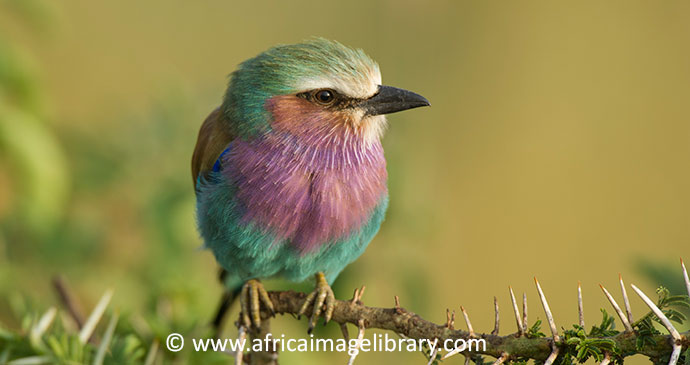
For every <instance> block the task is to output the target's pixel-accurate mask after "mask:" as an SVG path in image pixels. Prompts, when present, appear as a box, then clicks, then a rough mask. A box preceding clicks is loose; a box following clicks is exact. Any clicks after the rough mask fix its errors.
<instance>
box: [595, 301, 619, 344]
mask: <svg viewBox="0 0 690 365" xmlns="http://www.w3.org/2000/svg"><path fill="white" fill-rule="evenodd" d="M601 315H602V318H601V324H599V326H592V329H591V330H589V336H590V337H610V336H615V335H617V334H619V333H620V332H619V331H616V330H615V328H616V323H615V322H614V318H613V316H610V315H609V314H608V313H607V312H606V309H603V308H602V309H601Z"/></svg>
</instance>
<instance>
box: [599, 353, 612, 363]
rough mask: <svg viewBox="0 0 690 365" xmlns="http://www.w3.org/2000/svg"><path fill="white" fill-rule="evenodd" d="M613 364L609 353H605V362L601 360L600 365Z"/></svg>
mask: <svg viewBox="0 0 690 365" xmlns="http://www.w3.org/2000/svg"><path fill="white" fill-rule="evenodd" d="M610 362H611V355H609V353H608V352H606V353H604V360H601V363H600V365H608V364H609V363H610Z"/></svg>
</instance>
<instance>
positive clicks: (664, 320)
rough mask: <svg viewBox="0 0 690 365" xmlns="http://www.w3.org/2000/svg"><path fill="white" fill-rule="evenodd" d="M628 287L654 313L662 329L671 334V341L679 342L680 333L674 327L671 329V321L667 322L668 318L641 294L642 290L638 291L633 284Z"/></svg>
mask: <svg viewBox="0 0 690 365" xmlns="http://www.w3.org/2000/svg"><path fill="white" fill-rule="evenodd" d="M630 286H631V287H632V288H633V290H634V291H635V292H636V293H637V295H639V296H640V298H642V300H643V301H644V302H645V304H647V306H648V307H649V309H651V310H652V312H654V314H656V316H657V317H658V318H659V319H660V320H661V323H663V324H664V327H666V329H667V330H668V332H669V333H670V334H671V337H673V340H674V341H680V333H678V330H677V329H676V328H675V327H673V325H672V324H671V321H669V320H668V318H667V317H666V315H665V314H664V312H662V311H661V309H659V307H657V306H656V304H654V302H652V300H651V299H649V297H647V295H646V294H645V293H643V292H642V290H640V289H639V288H638V287H636V286H635V285H634V284H630Z"/></svg>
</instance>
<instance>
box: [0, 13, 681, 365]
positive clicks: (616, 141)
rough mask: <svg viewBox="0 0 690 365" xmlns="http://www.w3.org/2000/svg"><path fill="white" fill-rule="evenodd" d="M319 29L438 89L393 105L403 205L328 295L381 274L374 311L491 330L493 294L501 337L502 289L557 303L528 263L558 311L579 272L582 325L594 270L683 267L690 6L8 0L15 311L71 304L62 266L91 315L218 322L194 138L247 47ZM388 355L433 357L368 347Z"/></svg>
mask: <svg viewBox="0 0 690 365" xmlns="http://www.w3.org/2000/svg"><path fill="white" fill-rule="evenodd" d="M311 36H323V37H326V38H331V39H336V40H339V41H340V42H343V43H345V44H347V45H350V46H354V47H359V48H363V49H364V50H365V51H366V52H367V53H368V54H369V55H371V56H372V57H373V58H374V59H376V60H377V61H378V62H379V64H380V66H381V70H382V73H383V78H384V82H385V83H387V84H390V85H395V86H399V87H403V88H406V89H410V90H414V91H416V92H419V93H420V94H422V95H424V96H426V97H427V98H428V99H429V100H430V101H431V104H432V107H431V108H426V109H417V110H414V111H410V112H406V113H401V114H394V115H391V116H390V117H389V118H388V119H389V123H390V127H389V129H388V132H387V134H386V137H385V139H384V147H385V150H386V156H387V159H388V169H389V174H390V184H389V186H390V197H391V204H390V211H389V214H388V218H387V220H386V222H385V223H384V225H383V228H382V230H381V232H380V233H379V235H378V236H377V237H376V238H375V240H374V241H373V242H372V244H371V245H370V246H369V249H368V250H367V251H366V253H365V254H364V255H363V256H362V257H361V258H360V259H359V260H358V261H356V262H355V263H354V264H352V265H350V266H349V267H348V268H347V269H346V271H345V272H344V273H343V275H342V276H341V278H340V279H339V280H338V281H337V282H336V285H335V287H334V288H335V290H336V296H337V297H340V298H348V297H349V296H350V295H351V292H352V289H353V288H354V287H355V286H358V285H361V284H366V286H367V291H366V294H365V296H364V302H365V303H366V304H368V305H374V306H392V305H393V296H394V295H399V296H400V300H401V304H402V305H403V306H405V307H407V308H408V309H410V310H412V311H415V312H417V313H419V314H421V315H422V316H424V317H425V318H427V319H429V320H433V321H436V322H442V321H444V320H445V310H446V308H451V309H455V310H459V306H460V305H463V306H465V308H466V309H467V310H468V311H469V313H470V315H471V318H472V321H473V324H474V327H475V329H476V330H478V331H483V332H488V331H490V330H491V328H492V326H493V313H492V311H493V307H492V300H493V296H494V295H496V296H498V297H499V304H500V305H501V308H503V319H504V321H503V322H504V325H503V329H502V333H509V332H513V331H514V330H515V329H514V323H513V321H512V319H511V317H510V316H511V315H510V312H509V311H508V309H509V301H508V296H507V293H508V291H507V287H508V285H512V286H513V288H515V289H516V291H517V292H519V293H522V292H523V291H526V292H527V293H528V297H529V300H530V303H532V305H531V310H530V318H531V321H532V320H534V319H536V318H537V317H540V318H543V314H542V312H541V307H540V305H539V304H538V302H537V296H536V292H535V290H534V285H533V281H532V277H533V276H536V277H538V278H539V279H540V281H541V283H542V286H543V288H544V290H545V291H546V294H547V296H548V297H549V299H550V304H551V308H552V309H553V311H554V315H555V319H556V322H557V324H558V325H559V326H569V325H570V324H571V323H574V322H575V321H576V316H577V311H576V286H577V282H578V280H580V281H582V285H583V292H584V297H585V312H586V315H587V322H588V326H589V325H591V324H594V322H597V323H598V321H599V320H600V313H599V309H598V308H599V307H606V308H608V307H609V305H608V303H606V302H605V301H604V298H603V296H602V295H601V293H600V291H599V288H598V287H597V284H599V283H602V284H604V285H606V286H607V287H610V289H612V290H613V291H616V292H617V275H618V273H619V272H620V273H622V274H623V276H624V278H625V279H626V281H628V282H633V283H635V284H638V285H639V286H640V287H642V288H643V289H644V290H645V291H647V292H648V293H649V294H653V289H654V288H655V287H656V286H657V284H660V283H659V282H658V280H661V278H663V277H664V273H665V272H666V271H668V270H671V272H673V273H674V275H676V276H677V278H680V276H679V274H680V271H679V265H678V259H679V257H682V256H684V257H685V258H686V259H687V260H690V249H688V247H689V245H688V243H689V242H690V208H689V207H690V118H689V113H690V107H689V105H690V103H689V101H690V67H689V65H690V3H688V2H682V1H663V2H651V1H613V2H599V1H577V2H574V1H573V2H549V1H543V2H537V1H512V2H497V1H471V2H470V1H428V2H426V1H425V2H422V1H392V0H391V1H348V2H336V1H331V2H324V1H320V2H306V1H290V2H277V1H254V2H249V1H243V2H232V1H196V2H190V1H170V0H166V1H163V0H160V1H158V0H157V1H133V0H126V1H125V0H123V1H117V2H112V1H111V2H105V1H103V2H100V1H98V2H97V1H75V0H66V1H59V2H41V1H37V0H32V1H26V2H23V1H18V0H14V1H10V0H5V1H0V46H1V47H0V60H2V61H3V62H0V83H3V84H4V86H2V87H0V90H3V92H2V93H0V97H1V98H0V100H2V103H0V110H4V112H3V113H0V115H3V117H2V118H0V134H4V137H0V151H1V153H2V154H1V155H0V229H1V230H0V320H2V321H4V322H5V323H8V324H14V325H17V323H16V322H14V321H15V320H13V319H12V316H11V315H10V314H9V313H10V312H11V311H10V309H9V308H10V307H11V306H12V304H11V303H13V302H17V301H20V302H21V301H25V302H30V303H33V304H31V305H32V306H33V307H35V308H38V309H45V308H46V307H47V306H49V305H51V304H54V303H56V300H55V299H54V296H53V295H52V293H51V288H50V278H51V276H52V275H53V274H55V273H60V274H63V275H64V276H65V277H66V278H67V280H68V282H69V283H70V284H71V286H72V288H73V290H74V291H75V293H76V294H77V295H78V296H79V298H80V300H81V301H82V302H83V306H84V307H86V308H90V307H91V306H93V304H94V303H95V301H96V300H97V299H98V298H99V296H100V295H101V294H102V292H103V291H104V290H105V289H106V288H109V287H112V288H114V289H115V297H114V303H115V306H117V307H119V308H120V309H121V310H122V311H123V312H126V313H129V315H130V316H131V317H133V318H134V320H133V321H134V322H135V323H136V318H139V317H141V318H144V317H146V318H149V320H148V321H149V322H151V321H153V322H155V321H156V320H151V319H150V318H158V319H159V320H160V321H161V322H165V321H166V320H167V319H169V320H170V321H168V322H166V323H168V324H167V325H170V323H173V325H171V326H172V327H173V328H172V329H179V330H180V332H183V331H184V329H185V328H188V327H189V326H192V324H193V323H195V322H204V321H206V320H207V319H208V318H210V316H211V314H212V311H213V308H214V307H215V305H216V300H217V299H218V297H219V295H220V289H219V286H218V283H217V281H216V279H215V274H216V270H215V268H214V267H215V264H214V261H213V258H212V256H211V254H210V253H209V252H205V251H201V250H198V247H199V245H200V240H199V238H198V236H197V234H196V232H195V227H194V212H193V210H194V195H193V190H192V182H191V178H190V171H189V170H190V168H189V160H190V156H191V153H192V149H193V147H194V142H195V139H196V131H197V129H198V127H199V126H200V124H201V121H202V120H203V118H204V117H205V116H206V115H207V113H208V112H210V111H211V110H212V109H213V108H214V107H215V106H217V105H218V104H219V102H220V100H221V96H222V93H223V91H224V88H225V84H226V81H227V75H228V74H229V73H230V72H231V71H233V69H234V68H235V67H236V65H237V64H238V63H239V62H241V61H242V60H244V59H246V58H249V57H252V56H254V55H256V54H257V53H258V52H261V51H262V50H264V49H266V48H268V47H270V46H272V45H275V44H278V43H290V42H298V41H300V40H303V39H305V38H308V37H311ZM650 272H652V273H653V274H654V273H655V274H654V275H650ZM665 284H666V285H673V283H665ZM268 286H269V288H274V289H279V288H288V287H294V285H291V284H288V283H283V282H269V283H268ZM310 286H311V283H305V284H303V285H301V286H297V288H298V289H301V290H307V289H309V287H310ZM616 296H617V297H618V294H617V293H616ZM632 301H633V303H632V304H633V311H634V313H637V314H642V313H643V312H646V310H645V309H644V308H643V304H642V302H641V301H640V300H639V298H636V297H635V298H632ZM609 312H611V311H610V310H609ZM235 315H236V313H235V311H233V313H232V320H234V318H235ZM141 321H142V322H145V321H144V320H141ZM142 326H144V327H146V326H151V327H154V330H150V329H149V330H147V329H144V330H143V331H144V332H146V331H149V332H147V333H156V330H155V326H156V325H155V324H154V325H150V323H149V324H147V325H146V326H145V325H143V324H142ZM161 326H163V325H161ZM176 326H177V327H176ZM463 326H464V325H462V324H461V323H458V327H463ZM619 326H620V325H619ZM331 327H333V328H331ZM164 328H167V327H164ZM686 328H687V326H686ZM274 331H275V332H277V333H283V332H285V333H287V334H288V335H290V336H306V333H305V332H306V322H305V321H301V322H297V321H295V320H292V319H291V318H284V319H279V320H276V321H275V323H274ZM159 332H165V330H160V331H159ZM318 332H321V334H322V335H325V336H333V337H335V336H339V331H338V329H337V328H336V327H335V326H329V327H328V328H326V329H321V328H318V329H317V333H318ZM183 334H184V332H183ZM227 335H228V336H230V337H232V336H234V335H235V331H234V329H233V328H232V326H228V331H227ZM346 358H347V355H346V354H328V353H321V354H291V353H285V354H283V355H282V362H283V363H286V364H319V363H323V362H324V361H336V362H339V363H344V362H346ZM389 361H390V362H389ZM393 361H396V362H414V363H422V362H423V361H424V360H423V357H422V355H419V354H393V355H391V354H387V353H369V354H362V355H361V356H360V358H359V359H358V362H357V363H361V364H367V363H370V364H375V363H381V362H388V363H392V362H393ZM453 361H454V362H458V363H459V362H460V361H462V360H461V359H456V360H452V361H450V362H451V363H452V362H453Z"/></svg>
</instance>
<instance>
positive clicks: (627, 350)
mask: <svg viewBox="0 0 690 365" xmlns="http://www.w3.org/2000/svg"><path fill="white" fill-rule="evenodd" d="M683 272H684V279H685V282H686V286H687V287H688V296H689V297H690V281H689V280H688V276H687V273H686V271H685V265H683ZM619 280H620V282H621V285H622V278H620V279H619ZM535 283H536V286H537V291H538V293H539V297H540V300H541V302H542V306H543V307H544V311H545V314H546V318H547V320H548V323H547V324H548V326H549V327H550V329H551V332H552V336H551V337H550V338H547V337H542V336H543V335H542V334H540V333H539V331H538V329H537V330H534V331H531V329H530V328H528V325H527V323H526V318H525V317H526V311H527V304H526V298H525V297H524V295H523V317H522V318H521V317H520V314H519V312H518V308H517V303H516V301H515V297H514V295H513V292H512V289H510V296H511V300H512V302H513V310H514V314H515V319H516V323H517V332H515V333H512V334H509V335H505V336H499V335H498V328H499V324H498V318H499V316H498V306H497V305H495V312H496V313H495V317H496V324H495V328H494V330H493V331H492V332H491V333H476V332H474V330H473V329H472V327H471V324H470V322H469V316H468V315H467V312H466V311H464V308H462V309H463V311H462V312H463V315H464V317H465V320H466V323H467V325H468V328H469V331H463V330H457V329H454V326H453V322H454V313H453V318H452V319H451V316H450V314H447V317H448V318H447V321H446V323H444V324H436V323H433V322H430V321H427V320H425V319H423V318H422V317H420V316H419V315H417V314H415V313H413V312H411V311H409V310H407V309H405V308H403V307H401V306H400V302H399V299H398V298H397V297H396V298H395V306H394V307H392V308H377V307H369V306H365V305H363V304H362V302H361V294H360V293H358V292H359V290H357V291H355V294H354V297H353V299H352V300H347V301H345V300H336V303H335V310H334V312H333V317H332V321H334V322H336V323H338V324H340V326H341V328H343V327H344V326H345V324H347V323H350V324H353V325H355V326H357V328H358V329H359V332H358V338H360V339H361V337H362V336H363V334H364V331H365V330H366V329H369V328H377V329H382V330H389V331H392V332H395V333H397V334H398V335H400V336H401V337H402V338H410V339H415V340H421V339H428V340H431V341H433V340H435V339H438V341H439V343H441V342H442V341H445V340H448V339H450V340H458V339H463V340H465V341H469V340H470V339H483V340H485V341H486V348H485V349H484V350H482V349H480V350H479V351H476V349H473V350H472V352H471V353H468V352H467V351H459V349H456V351H451V352H449V353H447V354H446V355H445V356H444V357H443V358H444V359H445V358H448V357H450V356H453V355H455V354H458V353H462V354H464V355H465V356H466V357H467V359H468V360H469V359H470V358H475V357H476V356H478V355H488V356H491V357H494V358H496V362H495V364H501V363H504V362H505V363H509V362H512V361H525V360H528V359H533V360H535V361H538V362H543V363H544V364H546V365H549V364H552V363H554V361H556V359H557V358H558V357H559V356H564V354H573V353H578V351H579V350H580V349H581V348H582V347H583V346H585V345H583V342H581V341H588V340H589V341H592V342H590V343H597V344H602V343H603V344H605V346H601V347H600V348H599V350H601V353H599V355H601V356H600V358H599V361H601V363H602V364H608V363H610V362H621V361H622V359H623V358H624V357H626V356H630V355H635V354H642V355H645V356H648V357H649V358H650V359H651V360H652V361H653V362H654V363H666V362H668V363H669V364H675V363H676V362H677V361H678V359H679V356H680V354H681V353H682V352H683V351H686V350H687V349H688V347H689V346H690V332H684V333H679V332H678V331H677V330H676V329H675V328H674V327H673V325H672V324H671V322H670V321H669V319H668V318H667V317H666V316H665V315H664V312H663V311H662V310H660V309H659V308H658V307H657V305H656V304H654V302H652V301H651V300H650V299H649V298H648V297H647V296H646V295H645V294H644V293H643V292H641V291H640V290H639V289H638V288H637V287H636V286H634V285H631V287H632V288H633V290H634V291H635V293H637V294H638V295H639V296H640V297H641V298H642V299H643V301H644V302H645V303H646V304H647V305H648V306H649V309H651V313H653V314H654V316H656V318H657V319H658V322H659V323H661V324H663V325H664V327H666V329H667V330H668V332H669V333H670V334H669V335H663V334H659V333H656V334H655V333H651V334H650V333H641V331H637V329H636V328H635V329H634V328H632V327H633V326H634V325H636V324H637V323H639V322H642V321H643V320H644V319H645V318H649V316H650V315H647V316H645V317H643V318H641V319H640V320H639V321H638V322H635V323H632V313H631V310H630V305H629V302H628V296H627V293H626V292H625V291H624V292H623V296H624V303H625V310H626V313H625V314H624V313H623V311H622V310H621V308H620V307H619V306H618V304H617V303H616V302H615V300H613V298H612V296H611V294H610V293H609V292H608V291H606V290H605V289H604V292H605V294H606V296H607V298H609V300H610V301H611V304H612V305H613V307H614V308H615V309H616V313H617V314H618V315H619V319H620V320H621V321H622V322H623V323H625V324H626V325H625V331H624V332H620V333H617V332H616V334H613V335H609V336H606V335H592V333H590V335H582V336H583V337H581V338H580V339H579V340H578V339H577V338H576V341H572V338H571V339H570V340H569V339H568V336H569V334H568V332H571V333H573V331H572V330H571V331H565V334H563V335H559V334H558V332H557V327H556V324H555V323H554V320H553V316H552V314H551V310H550V309H549V306H548V303H547V301H546V296H545V295H544V293H543V291H542V290H541V287H540V285H539V282H538V281H536V278H535ZM578 286H579V285H578ZM602 289H603V287H602ZM578 293H579V296H578V308H579V311H580V313H579V315H580V316H579V324H580V326H579V328H580V329H583V328H582V327H584V326H583V325H584V316H583V313H582V297H581V291H580V290H579V288H578ZM268 294H269V296H270V299H271V301H272V302H273V305H274V309H275V312H276V313H277V314H291V315H293V316H295V315H296V314H297V313H298V312H299V310H300V307H301V306H302V304H303V302H304V300H305V298H306V294H304V293H299V292H293V291H273V292H269V293H268ZM684 300H685V301H686V302H687V299H684ZM261 317H262V323H265V325H264V326H268V323H269V320H270V318H271V314H270V313H269V312H268V311H262V313H261ZM605 319H606V316H605ZM264 326H262V327H264ZM533 328H534V326H533ZM577 328H578V327H576V329H577ZM252 332H254V331H250V332H249V334H250V337H252V338H263V337H264V336H265V334H266V333H267V330H266V328H262V330H261V331H260V333H252ZM343 333H344V334H346V333H347V330H346V329H344V331H343ZM581 333H584V332H581ZM570 336H572V335H570ZM643 337H644V338H643ZM578 341H580V342H578ZM597 341H598V342H597ZM581 346H582V347H581ZM592 346H596V345H592ZM436 350H437V349H435V350H434V352H433V353H431V354H430V355H428V356H429V357H430V359H429V364H431V363H433V361H434V359H435V357H436ZM595 352H596V351H595ZM559 354H560V355H559ZM266 355H267V354H249V358H247V357H245V361H248V362H249V363H251V364H266V363H271V364H273V363H275V362H276V360H277V352H273V353H271V354H268V356H266ZM439 355H440V354H439ZM355 356H356V355H355ZM594 357H595V358H596V357H597V356H594ZM241 361H242V360H240V361H238V363H239V362H241ZM353 361H354V356H353V357H351V358H350V360H349V363H352V362H353ZM465 363H467V361H466V362H465Z"/></svg>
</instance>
